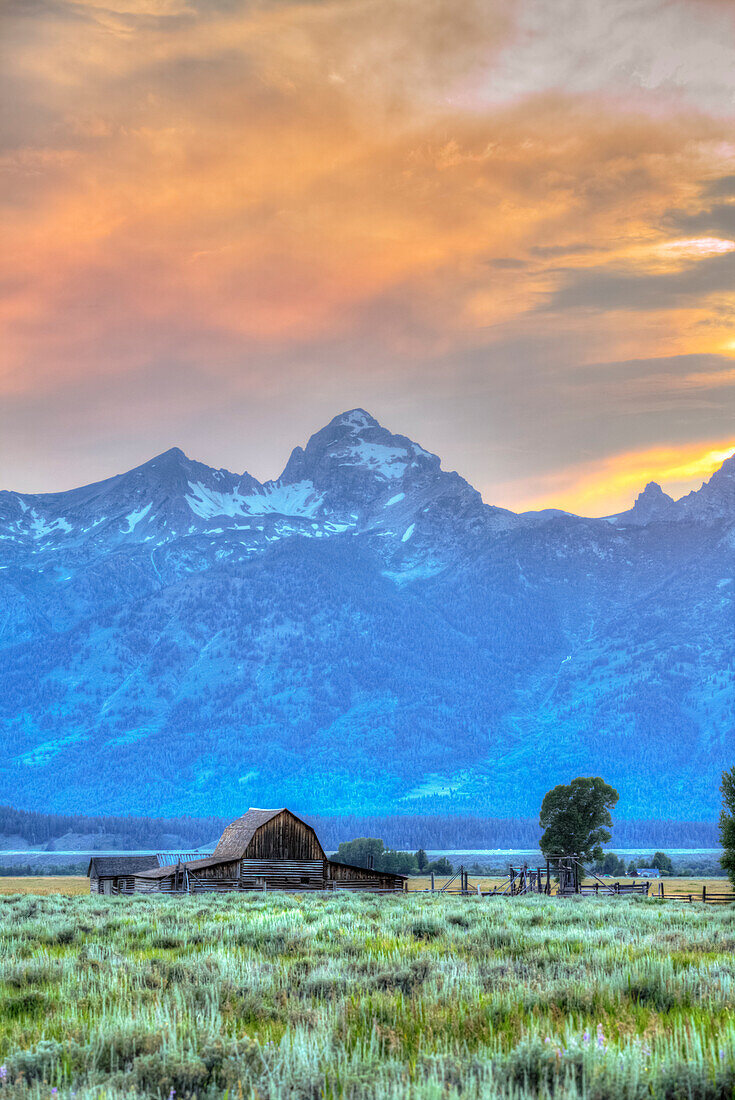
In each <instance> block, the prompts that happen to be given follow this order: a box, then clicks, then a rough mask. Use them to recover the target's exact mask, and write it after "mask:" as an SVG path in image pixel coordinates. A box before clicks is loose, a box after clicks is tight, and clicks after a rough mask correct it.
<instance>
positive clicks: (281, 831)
mask: <svg viewBox="0 0 735 1100" xmlns="http://www.w3.org/2000/svg"><path fill="white" fill-rule="evenodd" d="M245 859H290V860H304V859H305V860H314V859H324V849H323V848H322V846H321V844H320V843H319V840H318V839H317V835H316V833H315V832H314V830H313V829H312V828H310V826H308V825H305V824H304V822H303V821H299V820H298V818H296V817H294V816H293V814H291V813H289V812H288V810H284V811H283V813H280V814H278V815H277V816H276V817H273V818H271V820H270V821H266V823H265V824H264V825H261V826H260V828H259V829H257V830H256V832H255V835H254V836H253V837H252V839H251V841H250V843H249V844H248V846H247V849H246V851H245Z"/></svg>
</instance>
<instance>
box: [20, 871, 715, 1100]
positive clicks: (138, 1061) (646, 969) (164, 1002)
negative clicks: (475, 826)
mask: <svg viewBox="0 0 735 1100" xmlns="http://www.w3.org/2000/svg"><path fill="white" fill-rule="evenodd" d="M733 916H734V911H733V909H732V907H730V906H727V907H716V906H704V905H689V904H686V905H685V904H681V903H679V902H672V903H660V902H657V901H655V900H646V899H642V898H623V899H586V900H577V899H565V900H560V899H553V898H545V897H532V898H516V899H513V900H506V899H497V898H495V899H489V900H488V899H485V900H480V899H475V898H459V897H447V896H441V897H437V896H434V897H431V896H427V895H419V896H415V897H405V896H403V897H401V896H387V897H381V896H374V895H372V896H371V895H363V896H360V895H354V894H353V895H350V894H346V893H337V894H330V895H326V896H325V895H323V894H322V895H318V894H303V895H296V896H294V895H286V894H269V895H262V894H257V895H208V896H206V897H205V896H198V897H197V896H195V897H190V898H168V897H162V898H150V897H140V896H134V897H119V898H103V897H89V896H87V897H69V896H63V895H59V894H57V895H46V896H42V895H34V894H25V895H18V894H16V895H10V896H5V897H3V898H2V899H0V1097H2V1100H11V1098H16V1097H17V1098H20V1097H26V1096H33V1097H48V1098H49V1100H50V1098H51V1097H52V1096H53V1098H54V1100H65V1098H67V1097H68V1098H71V1097H72V1096H75V1097H76V1100H92V1098H93V1097H94V1098H97V1100H99V1098H104V1097H122V1096H126V1097H135V1096H156V1097H161V1098H162V1100H167V1098H170V1100H174V1098H175V1097H176V1098H178V1100H181V1098H185V1097H192V1098H193V1097H194V1096H196V1097H199V1098H203V1097H222V1098H223V1100H224V1097H248V1098H251V1100H256V1098H258V1100H277V1098H278V1100H280V1098H284V1100H285V1098H287V1097H288V1098H292V1100H295V1098H300V1097H305V1098H313V1100H317V1098H321V1097H324V1098H333V1097H376V1098H377V1097H395V1098H399V1097H401V1098H404V1097H405V1098H409V1097H411V1098H417V1100H424V1098H425V1100H429V1098H431V1100H439V1098H440V1097H448V1098H452V1097H460V1096H461V1097H463V1098H464V1097H467V1098H480V1097H483V1098H485V1097H507V1098H508V1100H511V1098H514V1100H525V1098H530V1097H535V1096H552V1095H553V1096H555V1097H563V1098H567V1097H568V1098H571V1097H585V1098H587V1100H605V1098H610V1100H612V1098H615V1100H617V1098H626V1100H638V1098H640V1100H643V1098H644V1097H646V1098H648V1097H661V1098H667V1100H684V1098H685V1097H686V1098H687V1100H708V1098H713V1100H715V1098H719V1100H724V1098H725V1097H731V1096H732V1095H733V1091H734V1090H735V1016H734V1010H735V921H734V920H733ZM52 1090H54V1091H53V1092H52Z"/></svg>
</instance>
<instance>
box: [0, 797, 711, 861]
mask: <svg viewBox="0 0 735 1100" xmlns="http://www.w3.org/2000/svg"><path fill="white" fill-rule="evenodd" d="M246 809H247V806H239V807H233V812H232V814H231V816H229V817H226V818H225V817H190V816H181V817H169V818H157V817H134V816H115V817H107V816H93V817H90V816H87V815H86V814H44V813H39V812H35V811H28V810H17V809H14V808H13V807H12V806H0V836H5V837H13V836H14V837H21V838H23V839H24V840H25V841H27V842H28V844H30V845H37V844H46V843H48V842H50V841H53V840H56V839H58V838H59V837H62V836H64V835H65V834H67V833H82V834H90V833H93V834H94V833H97V834H106V835H114V836H116V837H117V838H118V840H117V843H118V845H119V846H120V847H122V848H133V849H134V848H154V849H155V848H167V847H172V846H177V845H180V846H182V847H191V848H198V847H200V846H201V845H204V844H211V843H213V842H214V841H216V840H217V838H218V837H219V836H220V834H221V833H222V830H223V829H224V827H225V825H227V824H228V823H229V821H231V820H232V819H233V818H235V817H237V816H238V815H239V814H241V813H244V811H245V810H246ZM294 811H295V812H296V813H299V808H298V807H294ZM299 816H301V817H303V818H304V820H305V821H307V822H308V823H309V824H310V825H313V826H314V828H315V829H316V831H317V835H318V836H319V839H320V840H321V842H322V844H323V845H324V847H325V848H326V849H327V850H328V851H336V849H337V848H338V847H339V845H340V844H341V843H342V842H343V841H346V840H350V839H352V838H353V837H356V836H380V837H382V839H383V841H384V842H385V845H386V847H389V848H392V849H394V850H404V851H405V850H410V851H416V850H417V849H419V848H433V849H439V850H441V849H452V848H460V849H461V848H467V849H473V848H477V849H493V848H501V849H504V848H536V847H538V844H539V839H540V836H541V829H540V828H539V823H538V819H534V818H494V817H477V816H475V817H472V816H451V815H448V814H447V815H428V814H422V815H419V814H414V815H411V814H407V815H392V816H385V817H379V816H357V815H354V816H353V815H343V816H334V817H326V816H314V815H312V814H307V813H302V814H300V815H299ZM612 843H613V844H614V845H615V846H617V847H618V848H633V847H638V846H639V847H646V848H655V847H658V846H661V847H662V848H664V847H670V848H671V847H673V848H716V847H718V846H719V845H718V835H717V825H716V824H715V823H714V822H713V823H710V822H699V821H616V823H615V825H614V827H613V839H612Z"/></svg>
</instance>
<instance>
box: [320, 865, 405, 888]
mask: <svg viewBox="0 0 735 1100" xmlns="http://www.w3.org/2000/svg"><path fill="white" fill-rule="evenodd" d="M326 867H327V872H326V873H327V876H328V878H330V879H332V880H333V881H334V884H335V887H336V889H338V890H390V891H396V892H402V891H403V879H402V878H398V877H397V876H396V875H391V874H390V873H389V872H387V871H371V870H369V869H368V868H366V867H346V866H345V865H344V863H334V862H332V861H331V860H329V861H328V862H327V865H326Z"/></svg>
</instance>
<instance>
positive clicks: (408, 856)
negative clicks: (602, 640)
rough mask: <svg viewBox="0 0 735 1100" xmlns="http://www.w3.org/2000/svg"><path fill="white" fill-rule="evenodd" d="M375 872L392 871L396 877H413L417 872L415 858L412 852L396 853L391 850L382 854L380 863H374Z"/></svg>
mask: <svg viewBox="0 0 735 1100" xmlns="http://www.w3.org/2000/svg"><path fill="white" fill-rule="evenodd" d="M375 869H376V871H393V872H394V873H395V874H397V875H415V874H416V872H417V871H418V865H417V863H416V856H415V855H414V854H413V852H396V851H394V850H393V849H392V848H389V849H387V850H386V851H385V852H383V854H382V856H381V857H380V861H378V860H376V861H375Z"/></svg>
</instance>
